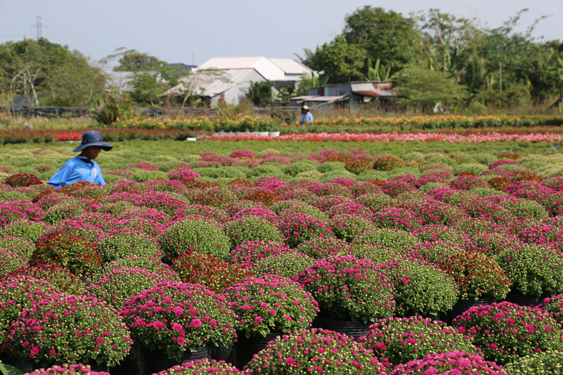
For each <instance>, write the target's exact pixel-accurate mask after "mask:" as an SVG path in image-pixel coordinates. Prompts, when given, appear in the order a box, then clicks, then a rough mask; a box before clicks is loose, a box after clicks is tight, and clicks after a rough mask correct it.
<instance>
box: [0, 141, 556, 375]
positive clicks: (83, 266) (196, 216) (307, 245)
mask: <svg viewBox="0 0 563 375" xmlns="http://www.w3.org/2000/svg"><path fill="white" fill-rule="evenodd" d="M316 136H319V135H316ZM476 137H477V136H476ZM522 137H524V136H522ZM528 137H530V136H528ZM559 142H560V141H559V140H558V139H555V138H545V137H544V138H543V139H541V138H539V137H538V138H537V139H531V138H528V139H521V140H518V139H513V138H507V139H499V140H498V141H497V142H492V141H491V140H490V139H487V138H484V139H483V142H455V141H454V142H447V141H446V142H444V141H440V140H439V141H435V142H411V141H410V140H406V141H405V142H401V141H399V140H398V139H393V140H391V141H389V142H382V141H381V139H379V140H377V141H373V142H357V143H353V144H352V143H345V142H333V141H332V140H329V141H322V142H311V141H307V140H302V141H299V142H296V140H295V139H293V140H290V139H282V140H279V141H276V142H266V141H264V142H261V141H259V140H244V139H241V140H237V141H235V140H222V141H214V140H209V139H206V140H203V139H202V140H200V141H197V142H173V141H163V142H142V141H133V142H118V143H116V147H115V149H114V150H112V151H111V152H107V153H103V154H102V155H101V156H100V157H99V160H98V162H99V163H100V165H101V166H102V168H103V169H102V170H103V175H104V178H105V179H106V181H107V182H108V184H107V185H104V186H97V185H92V184H89V183H78V184H75V185H70V186H67V187H64V188H62V189H60V190H58V191H57V190H54V189H52V188H51V187H49V186H48V185H45V182H46V181H47V180H48V179H49V177H50V176H51V175H52V174H53V173H54V172H55V171H56V170H57V169H58V168H59V167H60V166H61V165H62V164H63V163H64V162H65V161H66V160H67V159H68V158H69V157H71V156H72V153H71V148H72V147H73V145H71V144H68V143H65V144H48V145H45V147H42V148H39V147H31V146H32V145H29V144H23V145H13V146H4V147H3V148H2V149H0V170H1V172H0V182H1V184H0V213H1V214H0V252H1V253H2V255H3V256H2V257H1V258H2V259H1V260H0V290H1V293H0V321H1V322H2V324H1V325H0V335H2V340H1V341H2V351H1V352H0V357H1V359H2V360H3V361H5V362H7V363H9V364H17V365H22V364H26V366H31V369H34V368H39V367H45V368H46V367H49V366H53V365H56V366H58V367H55V368H53V371H58V372H54V373H64V371H67V373H68V371H70V370H69V367H68V366H67V367H66V369H65V367H60V366H62V365H63V364H65V363H70V364H77V363H81V364H84V365H91V366H102V367H103V368H104V369H107V367H111V369H110V370H109V371H110V373H116V374H117V373H118V372H115V371H117V370H116V369H119V366H118V364H122V363H124V362H126V361H127V358H129V357H130V356H132V355H133V353H134V352H135V351H136V350H144V351H145V352H146V353H162V355H163V356H165V357H166V358H170V359H172V360H176V361H178V360H180V359H181V358H184V356H186V355H188V354H190V353H191V352H193V351H195V350H200V348H204V347H209V348H220V347H228V346H229V345H231V344H233V343H235V340H237V339H238V340H243V339H244V340H250V339H253V338H257V337H262V336H266V335H273V336H272V339H271V341H270V343H269V344H268V346H267V347H266V348H264V350H262V351H260V352H259V353H258V354H257V355H256V356H255V357H254V358H253V359H252V360H251V361H250V362H249V363H248V364H247V363H243V364H242V365H241V364H240V363H236V366H238V367H239V368H238V369H237V368H235V367H234V366H233V365H232V364H227V363H224V362H216V361H214V360H210V361H207V360H204V361H199V360H198V361H195V362H190V363H188V364H185V365H181V366H180V367H178V368H176V369H174V370H173V369H171V370H169V373H175V372H174V371H179V372H177V373H186V374H187V373H202V374H204V373H213V371H215V372H217V371H223V372H224V373H231V372H232V373H240V372H242V373H247V374H257V373H263V374H274V373H287V374H297V373H300V372H299V371H302V370H300V369H302V368H305V369H309V370H307V371H308V372H310V373H312V374H323V373H335V374H340V373H350V372H354V373H366V374H368V373H369V374H373V373H376V374H387V373H389V374H403V373H404V374H415V373H423V371H430V372H428V373H431V372H432V371H434V370H435V371H437V373H440V372H444V371H451V372H450V373H452V374H453V373H456V372H455V371H460V372H461V373H465V371H470V372H469V373H477V372H476V371H480V373H487V374H508V373H510V374H512V372H511V369H519V370H518V371H520V372H518V373H529V374H539V373H541V372H540V371H541V370H540V368H542V366H543V367H545V368H548V369H549V368H555V367H556V366H558V363H559V365H560V362H558V361H559V360H560V357H561V356H560V355H559V354H558V353H560V352H561V351H562V350H563V326H562V325H561V313H560V312H561V309H562V308H561V303H560V301H561V300H562V299H563V283H561V281H560V278H561V277H560V275H561V270H562V269H563V253H562V251H563V240H562V238H563V219H561V217H562V216H561V215H563V210H562V209H561V204H562V203H563V156H561V154H560V153H559V152H558V146H559ZM351 146H357V147H351ZM296 149H298V150H299V152H293V151H295V150H296ZM544 299H545V301H544ZM476 301H478V303H476ZM542 301H544V302H543V304H541V305H540V303H541V302H542ZM467 304H469V305H471V304H478V305H480V306H474V307H467V308H465V309H464V310H460V308H461V306H463V305H467ZM538 305H539V306H538ZM16 306H17V307H16ZM86 311H88V313H85V312H86ZM326 320H330V321H342V322H352V323H355V324H360V325H364V326H365V327H366V331H365V332H364V334H363V337H361V338H359V340H357V341H355V340H354V339H353V337H352V336H346V335H345V334H344V333H342V332H340V333H336V332H333V331H331V330H327V329H325V328H324V327H323V326H322V323H320V322H322V321H326ZM440 320H443V321H445V322H446V323H444V322H438V321H440ZM70 321H73V322H75V324H74V325H72V324H67V323H66V322H70ZM313 327H314V328H313ZM268 337H270V336H268ZM276 337H277V338H276ZM319 343H324V344H319ZM235 345H236V344H235ZM295 347H299V348H300V349H299V351H298V353H296V352H295V350H294V349H293V348H295ZM436 348H439V349H436ZM209 353H212V352H211V351H210V352H209ZM213 353H215V352H213ZM297 354H299V355H297ZM209 356H212V357H215V356H216V354H210V355H209ZM216 359H217V360H218V359H226V358H218V357H217V358H216ZM535 364H544V365H542V366H540V365H535ZM245 365H246V367H245ZM549 366H552V367H549ZM170 367H171V366H170ZM536 368H537V369H538V370H536ZM72 369H73V371H75V370H76V371H80V369H81V367H80V366H78V367H77V366H74V367H72ZM219 369H220V370H219ZM421 369H422V370H421ZM454 370H455V371H454ZM84 371H86V372H88V371H90V370H84ZM194 371H198V372H194ZM362 371H363V372H362ZM513 371H514V370H513ZM522 371H524V372H522ZM526 371H527V372H526ZM38 373H40V372H38Z"/></svg>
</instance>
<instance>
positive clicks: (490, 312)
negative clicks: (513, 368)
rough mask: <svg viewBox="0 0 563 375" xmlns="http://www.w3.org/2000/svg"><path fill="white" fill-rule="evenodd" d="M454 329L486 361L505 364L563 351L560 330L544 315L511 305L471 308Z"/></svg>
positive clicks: (561, 332)
mask: <svg viewBox="0 0 563 375" xmlns="http://www.w3.org/2000/svg"><path fill="white" fill-rule="evenodd" d="M453 326H454V327H455V328H456V329H457V331H458V332H459V333H462V334H464V335H470V336H472V340H473V344H474V345H476V346H477V347H479V348H480V349H481V350H482V351H483V355H484V357H485V359H487V360H489V361H495V362H496V363H499V364H505V363H508V362H511V361H512V360H514V359H516V358H518V357H521V356H525V355H528V354H531V353H535V352H541V351H545V350H559V351H560V350H563V328H561V326H560V325H559V323H558V322H557V321H556V320H555V319H554V318H553V316H552V315H551V314H550V313H548V312H547V311H544V310H541V309H533V308H530V307H526V306H518V305H515V304H513V303H510V302H500V303H493V304H492V305H482V306H474V307H472V308H470V309H469V310H468V311H466V312H464V313H463V314H461V315H459V316H458V317H456V318H455V319H454V321H453Z"/></svg>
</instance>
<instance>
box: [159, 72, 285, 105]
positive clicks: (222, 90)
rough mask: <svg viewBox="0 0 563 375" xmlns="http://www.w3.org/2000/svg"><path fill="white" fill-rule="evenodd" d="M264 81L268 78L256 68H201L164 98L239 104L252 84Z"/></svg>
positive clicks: (168, 92) (185, 78) (167, 92)
mask: <svg viewBox="0 0 563 375" xmlns="http://www.w3.org/2000/svg"><path fill="white" fill-rule="evenodd" d="M264 81H266V78H265V77H264V76H263V75H262V74H260V73H259V72H258V71H257V70H256V68H240V69H209V70H202V69H201V67H200V69H198V70H197V71H196V72H195V73H192V74H191V75H190V76H188V77H184V78H181V79H180V84H178V85H177V86H174V87H172V88H171V89H170V90H168V91H166V92H165V93H164V94H163V97H167V96H178V95H182V96H185V95H186V94H190V95H193V96H197V97H200V98H202V99H203V100H204V101H205V103H206V104H207V105H210V104H215V105H217V104H219V103H220V102H222V101H224V102H225V103H229V104H239V103H240V102H241V101H242V100H243V99H244V98H245V96H246V94H247V92H248V88H249V87H250V84H251V82H264ZM275 91H277V90H275Z"/></svg>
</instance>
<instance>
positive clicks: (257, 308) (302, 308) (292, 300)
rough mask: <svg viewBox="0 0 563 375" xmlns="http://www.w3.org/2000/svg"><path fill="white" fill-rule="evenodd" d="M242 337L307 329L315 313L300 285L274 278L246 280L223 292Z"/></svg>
mask: <svg viewBox="0 0 563 375" xmlns="http://www.w3.org/2000/svg"><path fill="white" fill-rule="evenodd" d="M223 296H225V298H226V299H227V303H228V304H229V306H230V307H231V309H233V311H234V312H235V314H236V315H237V323H236V328H237V331H242V332H244V334H245V335H246V337H252V336H266V335H267V334H268V333H270V332H280V333H286V334H287V333H291V332H295V331H301V330H303V329H307V328H308V327H309V326H310V325H311V323H312V322H313V319H314V318H315V316H316V315H317V312H318V311H319V308H318V304H317V301H315V300H314V299H313V296H312V295H311V293H309V292H306V291H305V290H304V289H303V287H302V286H301V285H299V284H298V283H296V282H294V281H292V280H291V279H288V278H286V277H281V276H277V275H265V276H262V277H257V278H251V279H246V280H244V281H243V282H240V283H238V284H235V285H233V286H232V287H230V288H228V289H227V290H225V291H224V292H223Z"/></svg>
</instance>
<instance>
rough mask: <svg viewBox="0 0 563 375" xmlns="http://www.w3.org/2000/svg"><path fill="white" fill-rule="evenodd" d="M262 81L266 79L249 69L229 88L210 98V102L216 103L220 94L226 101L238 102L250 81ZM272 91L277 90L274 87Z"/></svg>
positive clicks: (244, 93) (243, 95) (244, 95)
mask: <svg viewBox="0 0 563 375" xmlns="http://www.w3.org/2000/svg"><path fill="white" fill-rule="evenodd" d="M264 81H266V80H265V79H264V77H263V76H262V75H260V74H259V73H258V72H256V70H250V71H249V72H248V74H246V75H245V76H244V77H241V79H240V80H239V81H238V82H234V84H233V86H231V87H230V88H229V89H227V90H226V91H224V92H223V93H221V94H219V95H215V96H214V97H213V98H211V104H218V103H219V101H220V100H221V96H222V98H223V100H225V102H226V103H229V104H235V105H236V104H239V103H240V102H241V101H243V100H244V98H245V97H246V93H247V92H248V88H249V87H250V83H251V82H264ZM273 91H274V92H277V90H275V89H273Z"/></svg>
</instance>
